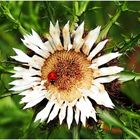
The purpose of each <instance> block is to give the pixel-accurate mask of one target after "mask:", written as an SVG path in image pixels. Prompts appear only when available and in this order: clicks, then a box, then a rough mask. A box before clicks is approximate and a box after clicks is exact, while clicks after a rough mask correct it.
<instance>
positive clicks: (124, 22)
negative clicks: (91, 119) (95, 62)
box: [0, 1, 140, 139]
mask: <svg viewBox="0 0 140 140" xmlns="http://www.w3.org/2000/svg"><path fill="white" fill-rule="evenodd" d="M57 20H59V24H60V27H63V25H64V24H65V23H66V22H67V21H68V20H69V21H70V25H71V30H73V29H74V27H75V25H76V23H78V24H80V23H81V22H82V21H83V20H84V21H85V26H86V27H85V28H86V30H91V29H93V28H95V27H96V26H98V25H101V26H102V31H101V34H100V37H99V38H98V41H99V40H100V39H104V38H109V43H108V44H107V46H106V48H105V51H116V50H117V51H119V52H121V53H122V54H123V55H122V57H121V58H120V65H121V66H123V67H125V69H126V71H124V72H122V73H121V77H120V79H121V80H123V81H125V82H124V83H123V85H122V94H124V95H126V96H127V98H126V99H129V100H131V105H129V106H127V107H124V106H123V105H121V104H120V105H118V106H117V107H116V109H114V110H107V109H104V110H101V109H98V117H99V118H100V119H101V120H102V121H101V122H100V121H99V122H98V123H97V124H95V125H94V124H93V125H92V126H87V127H86V128H84V127H83V126H80V125H79V126H75V125H74V124H73V126H72V128H71V130H68V129H67V126H66V125H65V124H63V125H61V126H60V125H59V124H58V123H56V124H53V125H52V124H51V126H50V124H48V125H46V124H39V123H34V122H33V118H34V113H33V112H34V111H33V110H26V111H24V110H22V105H20V104H19V101H20V97H19V96H17V94H18V93H16V92H11V91H9V89H10V88H11V87H10V85H9V84H8V83H9V82H10V81H12V78H11V77H10V76H11V74H12V73H13V66H14V65H15V63H16V62H14V61H13V60H12V59H11V58H10V56H12V55H14V52H13V50H12V48H20V49H22V50H23V51H26V48H25V47H24V45H23V44H22V42H21V40H20V39H21V38H22V35H24V34H25V33H27V32H28V33H30V32H31V29H34V30H35V31H37V32H38V33H39V34H40V35H41V36H42V37H43V36H44V35H45V34H46V33H47V32H48V29H49V23H50V21H52V22H53V23H55V22H56V21H57ZM139 46H140V2H118V1H117V2H101V1H96V2H93V1H82V2H79V1H78V2H76V1H75V2H73V1H56V2H55V1H51V2H50V1H40V2H39V1H34V2H32V1H16V2H14V1H9V2H4V1H3V2H0V138H2V139H3V138H8V139H10V138H40V139H41V138H113V139H115V138H126V139H127V138H140V132H139V130H140V121H139V120H140V109H139V106H140V92H139V91H140V81H139V80H140V49H139ZM138 52H139V53H138ZM16 65H18V64H17V63H16ZM15 95H16V96H15ZM104 124H106V125H107V126H108V128H109V129H110V131H105V129H104V127H102V126H103V125H104ZM114 127H115V128H116V129H115V130H117V129H118V128H119V129H120V130H121V131H120V133H118V132H116V133H115V132H113V129H112V128H114Z"/></svg>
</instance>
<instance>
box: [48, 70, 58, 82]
mask: <svg viewBox="0 0 140 140" xmlns="http://www.w3.org/2000/svg"><path fill="white" fill-rule="evenodd" d="M56 80H57V74H56V72H55V71H51V72H50V73H49V74H48V81H49V82H50V83H51V84H54V83H55V82H56Z"/></svg>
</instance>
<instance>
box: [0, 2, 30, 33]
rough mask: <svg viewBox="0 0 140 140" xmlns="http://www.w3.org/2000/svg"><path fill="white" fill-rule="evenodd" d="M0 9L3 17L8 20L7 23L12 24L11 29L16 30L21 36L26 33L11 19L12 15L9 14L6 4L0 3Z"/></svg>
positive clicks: (19, 24) (16, 21)
mask: <svg viewBox="0 0 140 140" xmlns="http://www.w3.org/2000/svg"><path fill="white" fill-rule="evenodd" d="M0 9H1V11H2V13H3V15H4V16H5V17H6V18H7V19H8V20H9V22H11V23H12V24H13V28H16V29H18V30H19V32H20V33H21V34H22V35H24V34H26V33H27V31H26V30H25V29H24V28H23V27H22V25H21V23H20V22H19V21H18V20H16V19H15V18H14V17H13V15H12V14H11V12H10V10H9V8H8V6H7V3H5V2H1V3H0Z"/></svg>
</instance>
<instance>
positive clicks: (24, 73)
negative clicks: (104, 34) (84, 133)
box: [9, 21, 123, 128]
mask: <svg viewBox="0 0 140 140" xmlns="http://www.w3.org/2000/svg"><path fill="white" fill-rule="evenodd" d="M100 28H101V27H100V26H98V27H97V28H95V29H94V30H92V31H90V32H89V33H88V34H87V36H86V37H84V38H83V34H84V22H83V23H82V24H81V25H80V26H78V27H77V29H76V30H75V31H74V32H73V34H71V33H70V29H69V21H68V22H67V24H66V25H65V26H64V28H63V29H62V36H61V30H60V28H59V23H58V21H57V22H56V25H53V24H52V23H51V22H50V28H49V32H50V34H48V35H46V37H47V41H46V42H43V41H42V40H41V38H40V36H39V35H38V34H37V33H36V32H35V31H34V30H32V34H31V35H25V36H24V39H21V40H22V42H23V43H24V44H25V46H26V47H27V48H28V49H30V50H32V51H33V52H34V53H35V54H34V55H33V56H28V55H27V54H25V53H24V52H23V51H21V50H20V49H16V48H14V51H15V53H16V54H17V55H16V56H11V57H12V58H13V59H15V60H16V61H19V62H21V63H22V67H19V66H18V67H14V70H15V73H14V75H12V76H11V77H14V78H18V79H16V80H14V81H13V82H11V83H9V84H10V85H14V87H12V88H11V90H14V91H20V95H22V96H24V97H23V98H22V99H21V102H20V103H25V104H26V105H25V107H24V109H27V108H31V107H33V106H35V105H37V104H38V103H40V102H41V101H42V100H44V99H46V100H47V102H46V106H45V107H44V109H42V110H41V111H40V112H39V113H38V114H37V116H36V118H35V121H38V120H40V121H41V122H43V121H47V122H50V121H52V120H53V119H54V118H55V117H57V116H58V118H59V121H60V124H62V122H63V120H64V119H65V120H66V122H67V124H68V128H70V127H71V124H72V122H73V120H74V119H75V122H76V123H77V124H79V122H82V124H83V125H84V126H85V125H86V119H88V118H89V117H91V118H93V119H94V120H95V121H96V111H95V109H94V107H93V105H92V103H91V100H94V101H95V102H96V103H97V104H99V105H104V106H105V107H109V108H113V107H114V104H113V102H112V101H111V99H110V97H109V95H108V93H107V91H106V90H105V88H104V85H103V84H104V83H110V82H112V81H113V80H115V79H118V78H119V76H117V75H115V74H117V73H119V72H121V71H122V70H123V68H121V67H118V66H109V67H104V66H102V65H104V64H106V63H107V62H109V61H111V60H113V59H115V58H117V57H119V56H120V55H121V54H120V53H118V52H114V53H109V54H105V55H102V56H100V57H96V56H97V54H98V53H99V52H100V51H101V50H102V49H103V48H104V46H105V45H106V43H107V41H108V39H106V40H104V41H101V42H99V43H98V44H97V45H96V47H95V48H92V47H93V45H94V44H95V42H96V40H97V38H98V35H99V32H100ZM60 36H61V37H63V42H61V37H60ZM71 38H73V41H72V39H71ZM62 44H63V45H62ZM59 51H66V52H65V53H64V54H63V57H65V55H66V53H68V54H69V53H71V52H72V51H73V52H75V53H77V54H78V55H76V54H74V55H73V57H77V56H78V58H74V59H77V62H79V63H80V60H79V58H80V55H81V54H82V55H84V58H87V59H86V61H87V62H88V63H90V65H89V66H88V67H87V69H84V68H83V69H84V70H88V69H90V71H92V75H91V77H88V74H87V75H86V76H87V77H86V79H85V80H89V81H90V80H91V84H90V85H89V86H88V88H85V87H86V86H85V87H80V88H79V87H77V85H76V88H75V89H74V93H73V94H75V95H74V96H75V97H76V98H71V99H68V98H66V96H67V95H63V92H62V93H60V94H59V93H57V90H54V91H55V92H53V93H52V91H51V90H50V89H49V90H48V89H47V88H46V86H45V82H46V80H43V79H42V78H41V75H43V73H42V71H43V70H42V67H43V65H44V63H46V61H48V60H49V58H50V56H53V57H54V56H55V54H56V52H59ZM79 53H80V55H79ZM59 55H60V54H59ZM85 56H86V57H85ZM66 58H67V59H68V58H69V57H68V56H67V57H66ZM53 59H55V58H53ZM53 61H54V60H53ZM82 63H84V62H81V65H82V67H86V66H85V65H83V64H82ZM47 68H48V69H49V68H50V66H49V65H48V66H47ZM85 73H86V71H85ZM87 73H88V72H87ZM89 81H88V82H87V83H88V84H89V83H90V82H89ZM66 82H67V81H66ZM83 85H84V84H83ZM79 93H80V94H79ZM61 96H63V98H62V97H61ZM69 97H71V95H69Z"/></svg>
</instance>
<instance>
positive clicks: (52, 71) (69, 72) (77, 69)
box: [41, 50, 93, 101]
mask: <svg viewBox="0 0 140 140" xmlns="http://www.w3.org/2000/svg"><path fill="white" fill-rule="evenodd" d="M90 64H91V62H90V61H88V60H87V59H86V56H85V55H84V54H82V53H77V52H75V51H69V52H68V51H64V50H63V51H57V52H55V53H54V54H52V55H51V56H50V57H49V58H47V59H46V61H45V62H44V65H43V67H42V69H41V73H42V75H41V78H42V80H46V83H45V86H46V89H47V90H48V91H49V92H50V93H51V94H53V95H55V96H56V98H57V99H58V98H59V99H60V100H61V99H63V100H66V101H73V100H75V99H78V98H80V97H81V96H82V95H81V93H80V92H79V89H80V88H85V89H89V88H90V87H91V83H92V77H93V71H92V70H91V69H89V68H88V67H89V66H90Z"/></svg>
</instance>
